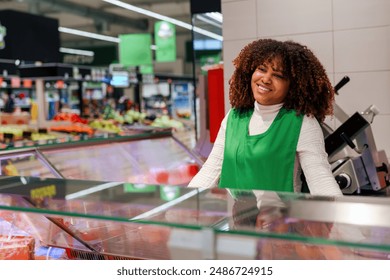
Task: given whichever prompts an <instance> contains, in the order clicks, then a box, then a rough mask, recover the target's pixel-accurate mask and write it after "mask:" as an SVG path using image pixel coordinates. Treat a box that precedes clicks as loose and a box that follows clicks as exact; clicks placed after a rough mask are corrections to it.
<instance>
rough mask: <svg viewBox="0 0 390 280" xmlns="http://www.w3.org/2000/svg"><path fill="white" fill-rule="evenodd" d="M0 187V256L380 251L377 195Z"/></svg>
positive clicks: (356, 255)
mask: <svg viewBox="0 0 390 280" xmlns="http://www.w3.org/2000/svg"><path fill="white" fill-rule="evenodd" d="M0 186H1V187H0V221H1V227H0V257H1V258H2V259H15V258H22V257H24V258H36V259H37V258H44V259H388V258H389V256H390V220H389V218H388V217H387V214H388V213H389V210H390V204H389V199H388V198H387V197H356V196H354V197H352V196H351V197H348V196H344V197H340V198H326V197H316V196H310V195H306V194H305V195H303V194H299V195H298V194H286V193H269V194H268V193H266V195H264V196H263V197H262V198H261V207H260V208H258V204H259V203H258V202H259V201H256V199H255V198H254V196H252V194H250V193H249V194H241V195H240V196H237V195H235V198H234V199H233V198H232V196H231V195H230V191H229V190H223V189H190V188H184V187H179V186H169V185H154V186H152V185H149V187H148V188H147V189H145V188H144V185H143V184H141V185H138V184H130V183H123V182H107V181H105V182H100V181H86V180H65V179H55V178H53V179H51V178H46V179H40V178H36V177H19V176H16V177H15V176H3V177H0ZM275 199H276V200H277V203H276V202H275ZM271 201H272V203H269V202H271ZM12 240H13V241H14V243H13V244H11V241H12ZM42 248H44V249H46V251H45V254H43V255H42V254H39V252H41V251H42V250H43V249H42ZM52 252H56V254H55V255H54V254H53V253H52ZM59 252H61V253H59Z"/></svg>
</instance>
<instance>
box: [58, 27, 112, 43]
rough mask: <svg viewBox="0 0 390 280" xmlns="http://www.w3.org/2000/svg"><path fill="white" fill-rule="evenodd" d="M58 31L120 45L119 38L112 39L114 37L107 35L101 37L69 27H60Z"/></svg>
mask: <svg viewBox="0 0 390 280" xmlns="http://www.w3.org/2000/svg"><path fill="white" fill-rule="evenodd" d="M58 31H60V32H63V33H68V34H73V35H78V36H84V37H88V38H93V39H98V40H102V41H108V42H113V43H119V38H117V37H112V36H107V35H100V34H96V33H92V32H87V31H81V30H77V29H72V28H68V27H61V26H60V27H58Z"/></svg>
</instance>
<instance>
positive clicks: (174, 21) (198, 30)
mask: <svg viewBox="0 0 390 280" xmlns="http://www.w3.org/2000/svg"><path fill="white" fill-rule="evenodd" d="M103 1H104V2H107V3H110V4H113V5H116V6H118V7H121V8H124V9H127V10H130V11H133V12H136V13H139V14H143V15H146V16H149V17H153V18H156V19H159V20H163V21H167V22H170V23H172V24H174V25H177V26H180V27H183V28H186V29H189V30H194V32H196V33H199V34H202V35H205V36H208V37H210V38H213V39H216V40H219V41H223V37H222V36H221V35H218V34H215V33H213V32H210V31H207V30H204V29H202V28H199V27H193V26H192V25H191V24H188V23H185V22H183V21H180V20H177V19H174V18H170V17H167V16H164V15H161V14H158V13H155V12H151V11H148V10H145V9H142V8H139V7H136V6H133V5H130V4H127V3H124V2H122V1H118V0H103Z"/></svg>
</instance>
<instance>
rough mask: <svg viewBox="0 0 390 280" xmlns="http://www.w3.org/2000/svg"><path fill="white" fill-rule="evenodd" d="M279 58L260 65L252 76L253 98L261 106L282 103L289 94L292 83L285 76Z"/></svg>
mask: <svg viewBox="0 0 390 280" xmlns="http://www.w3.org/2000/svg"><path fill="white" fill-rule="evenodd" d="M281 65H282V64H281V62H280V59H279V58H274V59H273V60H272V61H271V62H266V63H264V64H262V65H259V66H258V67H257V68H256V70H255V71H254V72H253V74H252V80H251V86H252V92H253V97H254V98H255V100H256V101H257V102H258V103H260V104H261V105H274V104H279V103H282V102H283V101H284V99H285V97H286V95H287V93H288V90H289V87H290V81H289V80H288V79H287V77H286V76H285V75H284V71H283V68H282V66H281Z"/></svg>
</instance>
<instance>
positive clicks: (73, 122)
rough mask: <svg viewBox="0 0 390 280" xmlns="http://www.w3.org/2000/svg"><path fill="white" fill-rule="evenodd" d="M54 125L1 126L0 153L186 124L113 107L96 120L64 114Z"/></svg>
mask: <svg viewBox="0 0 390 280" xmlns="http://www.w3.org/2000/svg"><path fill="white" fill-rule="evenodd" d="M50 122H51V124H50V126H49V127H47V128H44V129H38V128H37V127H36V126H35V125H29V124H23V125H2V126H0V150H1V149H8V148H9V147H15V148H18V147H30V146H35V145H44V144H53V143H63V142H67V141H78V140H80V139H82V140H84V139H89V138H94V137H102V136H104V137H107V133H108V135H109V136H110V137H111V136H128V135H133V134H135V133H139V132H140V130H141V131H143V132H145V131H153V130H156V129H173V130H181V129H183V128H184V124H183V123H182V122H180V121H178V120H176V119H173V118H171V117H169V116H167V115H162V116H156V115H154V114H149V115H148V114H146V113H145V112H139V111H136V110H134V109H129V110H126V111H122V112H120V111H118V110H115V109H114V108H113V107H111V106H109V105H107V106H106V107H105V108H104V110H103V112H102V114H101V115H100V116H97V117H95V118H91V119H85V118H81V117H80V116H79V115H78V114H76V113H72V112H61V113H58V114H56V115H55V116H54V117H53V119H52V120H51V121H50ZM57 123H58V124H57ZM81 136H82V137H81ZM84 136H86V137H87V138H85V137H84ZM76 137H79V138H76Z"/></svg>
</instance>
